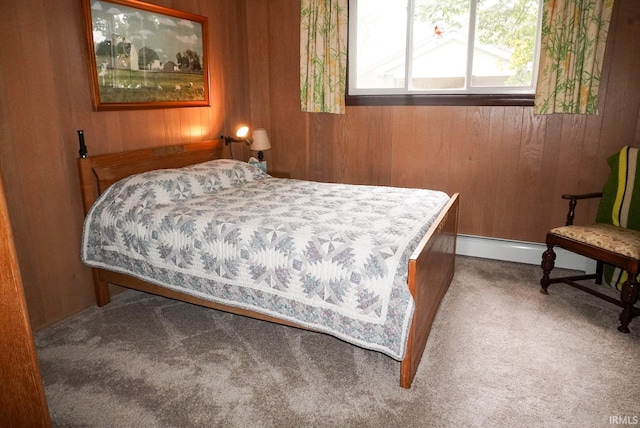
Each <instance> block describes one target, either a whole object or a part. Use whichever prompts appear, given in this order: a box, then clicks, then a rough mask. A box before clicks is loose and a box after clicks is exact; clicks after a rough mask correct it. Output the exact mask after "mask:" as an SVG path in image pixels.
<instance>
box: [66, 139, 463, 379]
mask: <svg viewBox="0 0 640 428" xmlns="http://www.w3.org/2000/svg"><path fill="white" fill-rule="evenodd" d="M82 143H83V142H82V139H81V148H80V156H81V157H80V158H79V159H78V170H79V173H80V185H81V192H82V202H83V207H84V213H85V215H86V214H87V213H88V212H89V209H90V208H91V206H92V205H93V203H94V202H95V201H96V199H97V198H98V196H99V195H100V193H102V192H103V191H104V190H105V189H106V188H107V187H109V186H110V185H111V184H113V183H115V182H116V181H118V180H120V179H122V178H124V177H127V176H129V175H132V174H137V173H141V172H145V171H149V170H153V169H161V168H180V167H184V166H187V165H191V164H195V163H200V162H205V161H208V160H213V159H221V158H224V157H225V156H224V153H225V147H224V141H223V140H210V141H204V142H198V143H189V144H179V145H173V146H165V147H158V148H152V149H140V150H132V151H126V152H121V153H111V154H103V155H96V156H87V154H86V148H85V147H84V144H82ZM458 207H459V195H458V194H457V193H456V194H454V195H453V196H452V197H451V200H450V201H449V202H448V203H447V205H446V207H445V209H444V210H443V211H442V212H441V213H440V215H439V216H438V218H437V220H436V221H435V223H434V224H433V225H432V226H431V228H430V229H429V231H428V232H427V233H426V235H425V236H424V237H423V239H422V240H421V242H420V244H419V245H418V247H417V248H416V250H415V252H414V253H413V254H412V256H411V258H410V260H409V277H408V285H409V289H410V291H411V294H412V295H413V298H414V300H415V307H416V308H415V312H414V315H413V321H412V323H411V327H410V331H409V337H408V344H407V353H406V356H405V358H404V360H403V361H401V363H400V386H401V387H403V388H410V387H411V383H412V381H413V378H414V376H415V374H416V371H417V369H418V365H419V363H420V359H421V358H422V354H423V352H424V348H425V346H426V344H427V338H428V337H429V332H430V331H431V325H432V324H433V320H434V318H435V316H436V312H437V311H438V307H439V306H440V302H441V301H442V299H443V297H444V295H445V293H446V291H447V289H448V288H449V284H450V283H451V280H452V278H453V273H454V267H455V254H456V235H457V230H458ZM92 271H93V281H94V287H95V293H96V303H97V305H98V306H104V305H106V304H108V303H109V301H110V292H109V284H115V285H119V286H123V287H127V288H132V289H135V290H140V291H144V292H147V293H153V294H157V295H160V296H164V297H169V298H172V299H176V300H180V301H184V302H189V303H193V304H197V305H201V306H205V307H209V308H213V309H218V310H222V311H226V312H231V313H234V314H239V315H244V316H249V317H253V318H257V319H261V320H266V321H271V322H275V323H278V324H284V325H289V326H293V327H298V328H305V327H301V326H299V325H297V324H295V323H292V322H288V321H284V320H281V319H277V318H274V317H270V316H267V315H263V314H260V313H256V312H253V311H249V310H246V309H240V308H236V307H232V306H227V305H223V304H219V303H214V302H210V301H207V300H203V299H199V298H197V297H193V296H191V295H188V294H184V293H180V292H177V291H173V290H169V289H167V288H163V287H161V286H158V285H155V284H151V283H149V282H145V281H142V280H140V279H137V278H133V277H131V276H128V275H124V274H121V273H117V272H112V271H109V270H105V269H97V268H92ZM305 329H306V328H305Z"/></svg>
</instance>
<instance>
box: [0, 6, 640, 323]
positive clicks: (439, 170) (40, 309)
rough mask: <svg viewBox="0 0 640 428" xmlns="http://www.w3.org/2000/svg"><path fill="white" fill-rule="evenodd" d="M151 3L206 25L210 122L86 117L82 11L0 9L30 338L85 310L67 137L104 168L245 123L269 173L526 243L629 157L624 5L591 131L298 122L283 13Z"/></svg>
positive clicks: (560, 124)
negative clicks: (437, 203) (620, 155)
mask: <svg viewBox="0 0 640 428" xmlns="http://www.w3.org/2000/svg"><path fill="white" fill-rule="evenodd" d="M150 2H151V3H154V4H158V5H161V6H166V7H171V8H176V9H181V10H185V11H188V12H191V13H196V14H200V15H204V16H207V17H208V18H209V32H210V36H209V37H210V55H209V59H208V61H209V65H210V67H211V71H212V73H211V85H210V91H211V101H212V105H211V107H208V108H187V109H166V110H155V111H154V110H139V111H125V112H93V111H92V109H91V99H90V92H89V85H88V75H87V70H86V64H87V63H86V61H87V53H86V48H85V42H84V34H83V23H82V14H81V0H56V1H48V0H20V1H18V0H8V1H2V2H0V12H2V13H3V16H6V17H12V18H11V19H7V20H6V21H5V23H4V24H3V26H2V27H0V36H1V37H2V41H3V43H2V44H1V45H0V93H1V94H2V95H1V96H0V124H1V126H2V133H1V135H0V167H1V170H2V174H3V179H4V183H5V190H6V197H7V202H8V205H9V211H10V216H11V221H12V227H13V232H14V238H15V241H16V249H17V253H18V260H19V262H20V267H21V272H22V279H23V284H24V289H25V295H26V299H27V305H28V308H29V312H30V318H31V322H32V325H33V327H34V328H36V329H37V328H40V327H42V326H45V325H48V324H50V323H52V322H55V321H57V320H60V319H62V318H64V317H66V316H69V315H71V314H73V313H76V312H78V311H79V310H81V309H83V308H85V307H87V306H89V305H91V304H93V303H94V300H93V290H92V283H91V274H90V271H89V269H87V268H86V267H84V266H83V265H82V263H81V262H80V259H79V243H80V237H81V224H82V208H81V203H80V197H79V191H78V178H77V172H76V166H75V164H76V158H77V150H78V148H77V138H76V130H77V129H84V130H85V135H86V140H87V144H88V147H89V151H90V152H91V153H105V152H113V151H118V150H123V149H133V148H140V147H151V146H157V145H164V144H172V143H178V142H187V141H197V140H200V139H209V138H215V137H217V136H218V135H220V133H223V132H224V133H228V132H230V130H231V129H232V128H233V127H234V126H235V125H236V124H238V123H240V122H249V123H250V124H251V125H252V126H254V127H258V126H262V127H265V128H267V129H268V131H269V134H270V137H271V140H272V145H273V149H272V150H270V151H268V152H266V158H267V160H268V162H269V167H270V168H271V169H273V170H279V171H289V172H290V173H291V174H292V176H293V177H295V178H305V179H312V180H321V181H342V182H349V183H368V184H389V185H397V186H414V187H428V188H436V189H443V190H445V191H448V192H454V191H459V192H461V193H462V200H461V202H462V213H461V219H460V227H461V232H462V233H467V234H473V235H482V236H489V237H500V238H508V239H519V240H527V241H537V242H540V241H542V240H543V239H544V233H545V231H546V230H547V229H548V228H549V227H550V226H552V225H557V224H559V223H561V222H562V221H563V219H564V215H565V213H564V211H565V207H564V204H563V203H562V201H560V199H559V195H560V194H561V193H563V192H570V191H592V190H597V189H599V188H600V187H601V186H602V183H603V181H604V179H605V177H606V174H607V167H606V164H605V159H606V157H607V155H608V154H610V153H611V152H613V151H616V150H618V149H619V148H620V147H621V146H622V145H624V144H632V145H636V146H638V145H640V79H639V78H638V77H637V70H639V69H640V53H639V49H640V48H639V47H638V45H639V44H638V43H637V42H638V41H639V40H640V2H638V1H637V0H616V10H615V14H616V15H615V18H614V23H613V26H612V31H611V34H610V38H609V46H608V49H607V57H606V62H607V65H606V69H605V75H604V82H603V87H602V91H601V92H602V97H601V102H600V113H601V114H600V115H599V116H595V117H586V116H574V115H569V116H561V115H553V116H549V117H536V116H534V115H533V114H532V109H531V108H525V107H350V108H348V110H347V114H346V115H343V116H335V115H328V114H306V113H302V112H300V108H299V101H298V86H299V77H298V76H299V71H298V70H299V65H298V52H299V41H298V40H299V1H298V0H150ZM234 151H235V150H234ZM237 154H240V155H241V156H247V155H248V153H246V151H245V152H243V153H237ZM594 210H595V206H591V207H589V210H588V211H591V215H593V211H594ZM583 216H584V218H586V217H587V215H586V214H583Z"/></svg>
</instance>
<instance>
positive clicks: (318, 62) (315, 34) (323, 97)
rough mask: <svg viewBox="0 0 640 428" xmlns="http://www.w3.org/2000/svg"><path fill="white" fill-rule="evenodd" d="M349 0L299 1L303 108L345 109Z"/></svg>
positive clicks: (338, 111)
mask: <svg viewBox="0 0 640 428" xmlns="http://www.w3.org/2000/svg"><path fill="white" fill-rule="evenodd" d="M347 5H348V0H301V2H300V103H301V105H302V111H308V112H319V113H337V114H344V112H345V104H344V103H345V84H346V73H347V72H346V70H347V67H346V66H347V26H348V22H347V11H348V8H347Z"/></svg>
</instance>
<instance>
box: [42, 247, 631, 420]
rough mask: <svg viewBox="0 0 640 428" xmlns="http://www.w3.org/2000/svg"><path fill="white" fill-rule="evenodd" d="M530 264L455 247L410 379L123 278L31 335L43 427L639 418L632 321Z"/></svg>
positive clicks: (395, 366)
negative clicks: (96, 303) (545, 290)
mask: <svg viewBox="0 0 640 428" xmlns="http://www.w3.org/2000/svg"><path fill="white" fill-rule="evenodd" d="M540 274H541V271H540V268H539V267H538V266H532V265H524V264H517V263H508V262H501V261H495V260H487V259H479V258H471V257H458V260H457V266H456V273H455V277H454V280H453V282H452V284H451V287H450V289H449V291H448V293H447V295H446V296H445V299H444V300H443V303H442V305H441V307H440V310H439V312H438V315H437V317H436V320H435V323H434V326H433V329H432V331H431V335H430V337H429V341H428V343H427V347H426V350H425V353H424V356H423V359H422V363H421V365H420V367H419V369H418V373H417V375H416V378H415V380H414V383H413V387H412V388H411V389H410V390H404V389H401V388H400V387H399V386H398V382H399V363H398V362H397V361H395V360H393V359H391V358H389V357H387V356H385V355H382V354H380V353H377V352H372V351H366V350H363V349H361V348H358V347H356V346H353V345H349V344H347V343H345V342H342V341H341V340H338V339H335V338H333V337H331V336H327V335H324V334H318V333H312V332H308V331H304V330H299V329H295V328H290V327H284V326H279V325H275V324H271V323H267V322H262V321H257V320H253V319H249V318H245V317H241V316H236V315H231V314H227V313H223V312H219V311H215V310H211V309H206V308H202V307H199V306H194V305H190V304H186V303H181V302H176V301H173V300H170V299H166V298H161V297H157V296H152V295H149V294H144V293H139V292H135V291H126V292H124V293H121V294H119V295H117V296H116V297H115V298H114V299H113V301H112V303H111V304H109V305H107V306H105V307H103V308H96V307H93V308H89V309H87V310H85V311H83V312H82V313H80V314H78V315H76V316H74V317H72V318H69V319H67V320H64V321H63V322H60V323H58V324H56V325H54V326H52V327H49V328H47V329H45V330H41V331H39V332H37V333H36V334H35V340H36V347H37V351H38V358H39V362H40V367H41V372H42V378H43V382H44V385H45V392H46V396H47V400H48V404H49V411H50V414H51V419H52V422H53V425H54V426H56V427H252V428H253V427H257V428H259V427H607V426H609V427H610V426H615V425H633V424H640V420H639V419H640V370H639V369H638V362H640V320H635V321H634V322H632V323H631V330H632V332H631V333H630V334H622V333H619V332H618V331H617V329H616V327H617V326H618V314H619V308H618V307H616V306H614V305H612V304H611V303H608V302H605V301H602V300H600V299H597V298H595V297H593V296H591V295H588V294H587V293H584V292H582V291H579V290H576V289H574V288H571V287H569V286H566V285H563V284H555V285H552V286H551V287H550V289H549V291H550V295H548V296H544V295H542V294H540V293H539V292H538V290H539V288H540V287H539V279H540Z"/></svg>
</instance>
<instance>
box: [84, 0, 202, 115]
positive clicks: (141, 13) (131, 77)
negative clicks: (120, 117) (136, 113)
mask: <svg viewBox="0 0 640 428" xmlns="http://www.w3.org/2000/svg"><path fill="white" fill-rule="evenodd" d="M84 7H85V17H86V21H87V26H86V29H87V40H88V43H89V53H90V55H89V56H90V58H89V70H90V74H91V80H92V88H93V106H94V109H95V110H118V109H136V108H168V107H197V106H208V105H209V85H208V82H209V78H208V76H209V73H208V67H207V58H206V55H207V48H206V46H207V43H206V41H207V28H206V26H207V20H206V18H205V17H203V16H198V15H193V14H190V13H186V12H180V11H177V10H173V9H168V8H165V7H161V6H156V5H152V4H149V3H144V2H141V1H138V0H109V1H106V0H84Z"/></svg>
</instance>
